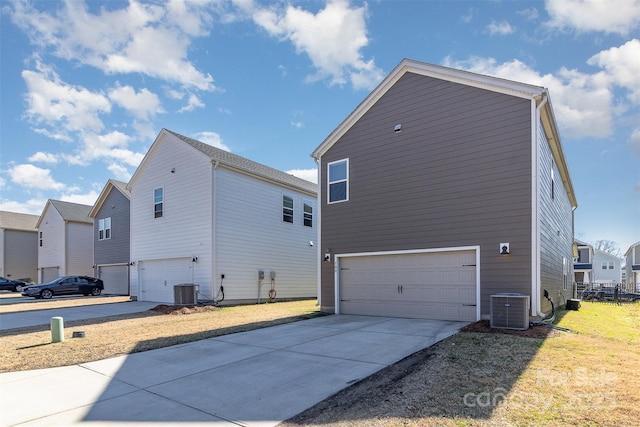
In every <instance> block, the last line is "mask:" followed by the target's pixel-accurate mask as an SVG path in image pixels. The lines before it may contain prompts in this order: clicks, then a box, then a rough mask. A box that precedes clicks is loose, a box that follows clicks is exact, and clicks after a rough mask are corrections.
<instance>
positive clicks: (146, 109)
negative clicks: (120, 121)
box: [109, 86, 163, 120]
mask: <svg viewBox="0 0 640 427" xmlns="http://www.w3.org/2000/svg"><path fill="white" fill-rule="evenodd" d="M109 99H111V100H112V101H113V102H114V103H116V104H118V105H119V106H121V107H122V108H124V109H126V110H128V111H129V112H131V114H133V115H134V116H135V117H137V118H139V119H141V120H149V118H150V117H153V116H155V114H157V113H162V112H163V110H162V107H161V106H160V99H159V98H158V96H157V95H156V94H155V93H152V92H151V91H149V90H148V89H146V88H143V89H141V90H140V91H138V92H137V93H136V90H135V89H134V88H132V87H131V86H118V87H115V88H113V89H110V90H109Z"/></svg>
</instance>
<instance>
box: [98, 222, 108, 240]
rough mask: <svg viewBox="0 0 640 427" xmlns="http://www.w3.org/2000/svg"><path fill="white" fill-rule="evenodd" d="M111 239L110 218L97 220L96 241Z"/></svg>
mask: <svg viewBox="0 0 640 427" xmlns="http://www.w3.org/2000/svg"><path fill="white" fill-rule="evenodd" d="M110 238H111V217H108V218H104V219H99V220H98V240H106V239H110Z"/></svg>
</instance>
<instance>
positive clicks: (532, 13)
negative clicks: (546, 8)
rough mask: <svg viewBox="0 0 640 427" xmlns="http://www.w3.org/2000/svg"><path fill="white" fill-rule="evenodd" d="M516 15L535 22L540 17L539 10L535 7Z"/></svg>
mask: <svg viewBox="0 0 640 427" xmlns="http://www.w3.org/2000/svg"><path fill="white" fill-rule="evenodd" d="M516 14H517V15H520V16H522V17H524V19H526V20H527V21H535V20H536V19H538V17H539V16H540V14H539V13H538V9H536V8H535V7H531V8H528V9H522V10H519V11H517V12H516Z"/></svg>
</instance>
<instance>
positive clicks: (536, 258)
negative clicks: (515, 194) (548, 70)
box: [531, 91, 548, 319]
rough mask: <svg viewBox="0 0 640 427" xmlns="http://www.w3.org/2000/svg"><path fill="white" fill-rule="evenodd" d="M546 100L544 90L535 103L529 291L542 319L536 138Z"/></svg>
mask: <svg viewBox="0 0 640 427" xmlns="http://www.w3.org/2000/svg"><path fill="white" fill-rule="evenodd" d="M547 102H548V96H547V92H546V91H544V92H543V93H542V100H541V101H540V103H539V104H538V105H537V107H536V109H535V117H534V120H535V126H534V130H533V132H534V135H533V142H534V154H533V155H534V167H535V172H534V173H535V193H534V197H535V203H534V210H533V212H534V215H535V220H534V227H535V228H534V231H533V233H532V237H533V246H534V247H533V249H534V250H533V259H532V267H533V271H532V276H533V277H532V292H531V307H532V311H533V313H535V316H538V317H540V319H544V318H545V317H546V314H545V313H543V312H542V309H541V304H540V300H541V298H540V292H541V288H540V141H539V139H538V134H539V132H538V130H539V127H540V126H541V124H540V123H541V119H540V111H541V110H542V108H544V106H545V105H546V104H547Z"/></svg>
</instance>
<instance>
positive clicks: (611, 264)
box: [593, 249, 622, 284]
mask: <svg viewBox="0 0 640 427" xmlns="http://www.w3.org/2000/svg"><path fill="white" fill-rule="evenodd" d="M621 265H622V259H621V258H618V257H617V256H615V255H611V254H609V253H607V252H603V251H601V250H598V249H595V250H594V253H593V280H594V282H595V283H596V284H609V283H615V284H619V283H621V282H622V266H621Z"/></svg>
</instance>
